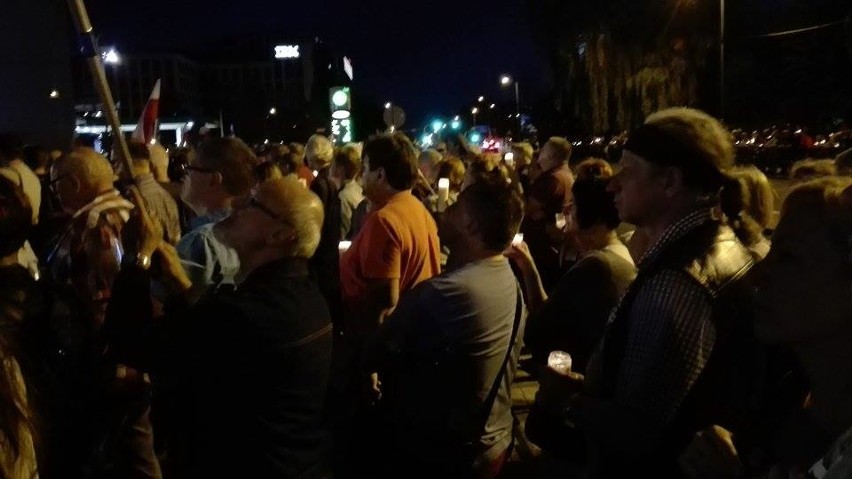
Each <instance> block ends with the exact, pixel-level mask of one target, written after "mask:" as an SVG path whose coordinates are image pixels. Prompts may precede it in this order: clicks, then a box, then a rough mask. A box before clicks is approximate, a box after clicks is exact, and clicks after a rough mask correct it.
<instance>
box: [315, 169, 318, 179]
mask: <svg viewBox="0 0 852 479" xmlns="http://www.w3.org/2000/svg"><path fill="white" fill-rule="evenodd" d="M318 174H319V171H317V170H314V178H316V177H317V175H318Z"/></svg>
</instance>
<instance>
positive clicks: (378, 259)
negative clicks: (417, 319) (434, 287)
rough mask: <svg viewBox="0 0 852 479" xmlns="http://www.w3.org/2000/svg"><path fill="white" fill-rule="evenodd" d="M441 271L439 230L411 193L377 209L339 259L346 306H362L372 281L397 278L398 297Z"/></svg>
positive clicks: (394, 197)
mask: <svg viewBox="0 0 852 479" xmlns="http://www.w3.org/2000/svg"><path fill="white" fill-rule="evenodd" d="M440 272H441V247H440V244H439V242H438V228H437V226H436V225H435V220H434V219H432V215H430V214H429V212H428V211H427V210H426V208H425V207H424V206H423V204H422V203H421V202H420V201H418V200H417V198H415V197H414V196H413V195H412V194H411V193H410V192H408V191H404V192H402V193H397V194H396V195H394V196H393V197H391V199H390V201H388V202H387V204H386V205H384V206H383V207H382V208H380V209H378V210H376V211H373V212H372V213H370V215H369V216H367V219H366V220H365V221H364V226H363V227H362V228H361V231H360V232H359V233H358V235H357V236H355V238H353V239H352V245H351V246H350V247H349V250H347V251H346V252H345V253H343V255H342V256H341V258H340V282H341V288H342V290H343V300H344V303H345V304H346V306H347V308H350V307H357V306H360V305H361V304H362V303H363V300H364V297H365V296H366V294H367V280H368V279H399V293H400V295H401V294H403V293H405V292H406V291H408V290H409V289H411V288H413V287H415V286H417V284H419V283H420V282H422V281H425V280H427V279H429V278H431V277H432V276H435V275H438V274H440Z"/></svg>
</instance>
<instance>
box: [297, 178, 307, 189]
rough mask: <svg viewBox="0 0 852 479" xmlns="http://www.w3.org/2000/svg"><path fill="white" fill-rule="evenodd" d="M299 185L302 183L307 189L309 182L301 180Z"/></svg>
mask: <svg viewBox="0 0 852 479" xmlns="http://www.w3.org/2000/svg"><path fill="white" fill-rule="evenodd" d="M299 183H301V184H302V186H304V187H305V188H307V187H308V181H307V180H306V179H304V178H299Z"/></svg>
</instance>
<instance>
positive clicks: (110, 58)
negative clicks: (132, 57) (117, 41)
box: [101, 47, 121, 65]
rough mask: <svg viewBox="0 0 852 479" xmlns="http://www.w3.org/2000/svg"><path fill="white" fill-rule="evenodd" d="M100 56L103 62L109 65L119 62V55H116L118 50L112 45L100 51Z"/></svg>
mask: <svg viewBox="0 0 852 479" xmlns="http://www.w3.org/2000/svg"><path fill="white" fill-rule="evenodd" d="M101 57H102V58H103V60H104V63H109V64H111V65H117V64H119V63H121V57H120V56H118V52H117V51H115V48H114V47H110V48H109V50H107V51H105V52H103V53H101Z"/></svg>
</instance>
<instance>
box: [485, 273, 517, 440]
mask: <svg viewBox="0 0 852 479" xmlns="http://www.w3.org/2000/svg"><path fill="white" fill-rule="evenodd" d="M515 289H516V296H517V299H516V305H515V321H514V322H513V323H512V334H511V335H510V336H509V347H508V348H506V357H505V358H503V365H502V366H501V367H500V370H499V371H498V372H497V377H496V378H495V379H494V384H493V385H492V386H491V391H489V392H488V397H486V398H485V401H484V402H483V403H482V409H481V411H480V417H479V421H478V426H479V429H478V430H477V433H481V432H482V431H483V430H484V429H485V425H486V424H487V423H488V416H490V415H491V409H492V408H493V407H494V401H495V400H496V399H497V393H498V392H499V391H500V383H502V382H503V376H504V375H505V374H506V368H507V367H508V366H509V359H510V358H511V357H512V352H513V351H514V350H515V340H516V339H517V337H518V329H520V327H521V316H523V310H524V300H523V297H522V296H521V288H520V286H518V285H517V283H516V284H515Z"/></svg>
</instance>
